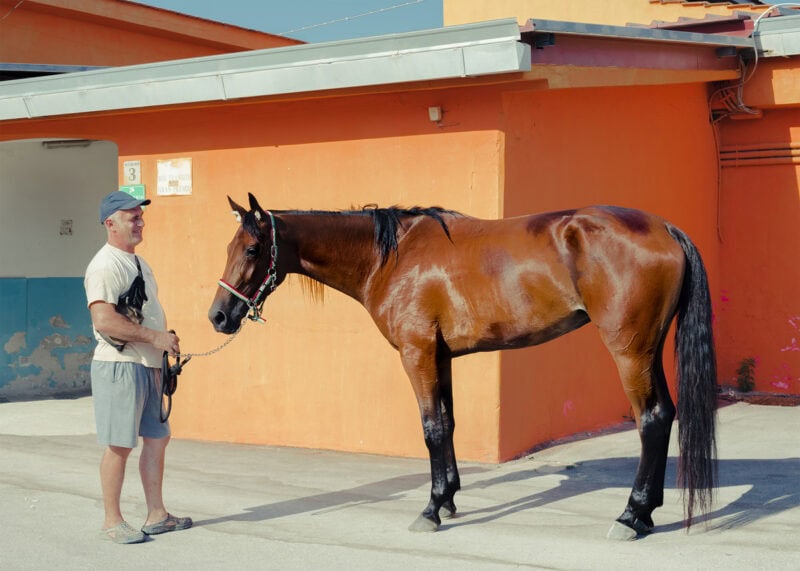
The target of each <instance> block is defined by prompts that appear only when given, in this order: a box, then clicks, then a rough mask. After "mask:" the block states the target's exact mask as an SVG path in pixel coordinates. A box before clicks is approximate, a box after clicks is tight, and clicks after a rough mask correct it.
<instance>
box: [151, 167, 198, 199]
mask: <svg viewBox="0 0 800 571" xmlns="http://www.w3.org/2000/svg"><path fill="white" fill-rule="evenodd" d="M157 163H158V186H157V188H156V193H157V194H158V195H159V196H188V195H190V194H192V159H168V160H165V161H157Z"/></svg>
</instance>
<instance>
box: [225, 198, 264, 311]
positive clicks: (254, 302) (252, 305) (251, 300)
mask: <svg viewBox="0 0 800 571" xmlns="http://www.w3.org/2000/svg"><path fill="white" fill-rule="evenodd" d="M264 212H266V214H267V215H269V222H270V237H271V238H272V245H271V246H270V249H269V268H267V275H266V277H264V281H263V282H261V287H259V288H258V290H257V291H256V293H255V295H254V296H253V297H247V296H246V295H245V294H243V293H242V292H241V291H239V290H238V289H236V288H235V287H233V286H232V285H231V284H229V283H228V282H226V281H225V280H223V279H219V280H217V283H218V284H219V286H220V287H221V288H222V289H224V290H227V291H228V292H230V294H231V295H233V296H235V297H238V298H239V299H241V300H242V301H243V302H245V303H246V304H247V307H248V308H249V312H251V313H249V315H248V316H247V318H248V319H250V320H252V321H257V322H258V323H266V320H264V319H263V318H262V317H261V311H262V308H263V307H264V302H265V301H266V299H267V295H269V294H271V293H272V292H273V291H275V288H276V287H277V284H276V283H275V282H276V281H277V280H278V276H277V265H278V244H277V242H276V241H275V217H274V216H273V215H272V212H270V211H269V210H265V211H264ZM267 288H269V291H267ZM265 292H266V293H265Z"/></svg>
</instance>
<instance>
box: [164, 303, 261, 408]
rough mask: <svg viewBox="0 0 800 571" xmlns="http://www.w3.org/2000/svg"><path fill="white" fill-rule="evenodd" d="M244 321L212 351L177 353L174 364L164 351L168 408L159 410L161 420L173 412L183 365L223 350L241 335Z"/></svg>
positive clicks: (165, 393)
mask: <svg viewBox="0 0 800 571" xmlns="http://www.w3.org/2000/svg"><path fill="white" fill-rule="evenodd" d="M244 322H245V320H244V319H243V320H242V322H241V323H240V325H239V329H237V330H236V331H234V332H233V333H232V334H231V335H229V336H228V338H227V339H226V340H225V342H224V343H222V345H220V346H219V347H216V348H214V349H211V350H210V351H206V352H205V353H183V354H181V353H176V354H175V364H174V365H170V364H169V353H168V352H167V351H164V353H163V355H162V356H161V392H162V393H163V395H164V396H165V397H167V410H166V412H164V407H163V406H162V407H161V410H160V411H159V420H161V422H162V423H164V422H167V420H168V419H169V415H170V413H171V412H172V395H174V394H175V391H177V390H178V375H180V374H181V371H182V370H183V366H184V365H185V364H186V363H188V362H189V361H190V360H191V359H192V357H208V356H210V355H213V354H214V353H216V352H218V351H221V350H222V349H223V348H224V347H226V346H227V345H228V343H230V342H231V341H233V339H234V337H236V336H237V335H239V332H240V331H241V330H242V327H243V326H244ZM170 333H175V331H173V330H172V329H170ZM181 356H183V357H184V359H183V360H181Z"/></svg>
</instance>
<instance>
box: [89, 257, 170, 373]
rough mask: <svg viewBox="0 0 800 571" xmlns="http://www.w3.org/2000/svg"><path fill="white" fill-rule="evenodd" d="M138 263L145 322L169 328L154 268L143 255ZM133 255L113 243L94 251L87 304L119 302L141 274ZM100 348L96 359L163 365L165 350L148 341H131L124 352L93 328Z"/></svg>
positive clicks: (96, 352)
mask: <svg viewBox="0 0 800 571" xmlns="http://www.w3.org/2000/svg"><path fill="white" fill-rule="evenodd" d="M135 257H138V258H139V264H140V265H141V267H142V275H143V277H144V286H145V288H144V289H145V293H146V295H147V301H145V302H144V305H143V306H142V315H143V317H144V320H143V321H142V325H143V326H144V327H147V328H148V329H155V330H156V331H166V329H167V319H166V316H165V315H164V310H163V309H162V307H161V303H160V302H159V301H158V286H157V285H156V280H155V277H154V276H153V270H151V269H150V266H149V265H148V264H147V262H145V261H144V260H143V259H142V257H141V256H135ZM135 257H134V254H129V253H128V252H125V251H123V250H120V249H119V248H115V247H114V246H112V245H110V244H105V245H104V246H103V247H102V248H100V250H99V251H98V252H97V254H95V256H94V258H92V261H91V262H89V266H88V267H87V268H86V275H85V277H84V280H83V286H84V289H86V300H87V307H88V306H90V305H92V303H94V302H96V301H104V302H106V303H111V304H114V305H116V303H117V300H118V299H119V296H120V295H122V294H123V293H125V292H126V291H127V290H128V288H129V287H131V284H132V283H133V280H134V278H136V276H137V275H139V271H138V269H137V268H136V260H135ZM93 331H94V338H95V339H96V340H97V347H96V348H95V350H94V358H95V359H96V360H97V361H122V362H132V363H141V364H142V365H144V366H145V367H153V368H160V367H161V356H162V354H163V351H159V350H158V349H156V348H155V347H153V346H152V345H150V344H149V343H132V342H129V343H127V344H126V345H125V349H123V350H122V351H121V352H120V351H117V350H116V349H115V348H114V347H112V346H111V345H109V344H108V343H107V342H106V341H105V340H104V339H103V338H102V337H101V336H100V335H99V334H98V333H97V330H96V329H94V328H93Z"/></svg>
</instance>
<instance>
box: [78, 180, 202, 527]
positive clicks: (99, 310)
mask: <svg viewBox="0 0 800 571" xmlns="http://www.w3.org/2000/svg"><path fill="white" fill-rule="evenodd" d="M149 203H150V201H149V200H140V199H137V198H134V197H133V196H131V195H129V194H127V193H124V192H112V193H111V194H109V195H108V196H106V197H105V198H103V200H102V202H101V203H100V223H101V224H103V226H105V229H106V234H107V242H106V244H105V245H104V246H103V247H102V248H101V249H100V251H99V252H97V254H96V255H95V257H94V258H93V259H92V261H91V262H90V263H89V266H88V267H87V269H86V276H85V279H84V287H85V289H86V297H87V301H88V305H89V312H90V313H91V317H92V325H93V327H94V330H95V338H96V339H97V347H96V348H95V352H94V358H93V359H92V369H91V379H92V397H93V401H94V411H95V422H96V424H97V440H98V442H99V443H100V444H101V445H102V446H105V447H106V449H105V451H104V454H103V458H102V460H101V462H100V483H101V487H102V491H103V506H104V509H105V521H104V523H103V527H102V534H103V536H104V537H108V538H109V539H111V540H112V541H114V542H116V543H141V542H142V541H144V540H145V536H146V535H156V534H159V533H164V532H167V531H175V530H179V529H186V528H188V527H191V525H192V520H191V518H188V517H175V516H172V515H170V514H169V513H168V512H167V510H166V508H165V507H164V501H163V498H162V482H163V477H164V456H165V451H166V447H167V443H168V442H169V438H170V428H169V424H168V423H162V422H161V421H160V413H161V406H162V397H161V395H162V391H161V372H160V367H161V358H162V354H163V352H164V351H168V352H169V353H171V354H176V353H179V352H180V346H179V344H178V341H179V339H178V337H177V335H175V334H174V333H171V332H168V331H167V330H166V329H167V327H166V318H165V315H164V310H163V309H162V308H161V304H160V303H159V301H158V287H157V285H156V282H155V279H154V277H153V272H152V270H151V269H150V266H148V265H147V263H146V262H145V261H144V260H143V259H142V258H141V257H139V256H136V255H135V250H136V246H137V245H138V244H139V243H140V242H141V241H142V230H143V228H144V220H143V218H142V206H145V205H147V204H149ZM139 268H141V270H139ZM140 272H141V275H142V276H143V278H144V285H145V292H146V295H145V296H144V299H145V301H144V304H143V306H142V312H141V313H142V315H141V317H142V320H141V324H139V323H137V322H135V321H131V320H129V319H128V318H127V317H126V316H123V315H121V314H120V313H117V311H116V304H117V302H118V300H119V297H120V295H121V294H123V293H124V292H125V291H126V290H128V289H129V288H130V287H131V284H132V282H133V281H134V280H135V279H136V278H137V276H139V275H140ZM109 338H114V341H118V342H119V343H117V344H112V343H113V342H112V341H111V340H110V339H109ZM117 347H120V348H121V350H120V349H119V348H117ZM139 436H141V437H142V453H141V456H140V458H139V474H140V476H141V479H142V486H143V488H144V495H145V501H146V503H147V519H146V520H145V522H144V526H143V527H142V528H141V531H140V530H138V529H134V528H133V527H132V526H130V525H129V524H128V523H127V522H126V521H125V519H124V518H123V516H122V512H121V508H120V495H121V493H122V484H123V480H124V478H125V465H126V462H127V460H128V456H129V455H130V453H131V450H132V449H133V448H136V445H137V443H138V437H139Z"/></svg>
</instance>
